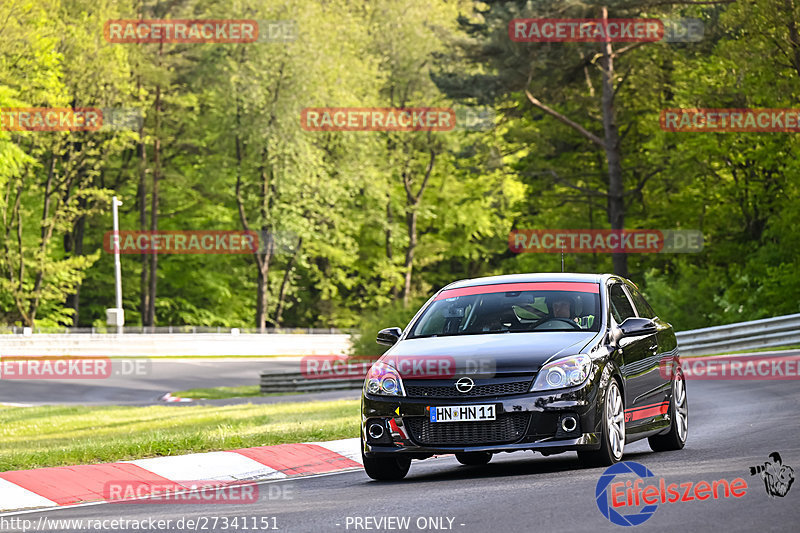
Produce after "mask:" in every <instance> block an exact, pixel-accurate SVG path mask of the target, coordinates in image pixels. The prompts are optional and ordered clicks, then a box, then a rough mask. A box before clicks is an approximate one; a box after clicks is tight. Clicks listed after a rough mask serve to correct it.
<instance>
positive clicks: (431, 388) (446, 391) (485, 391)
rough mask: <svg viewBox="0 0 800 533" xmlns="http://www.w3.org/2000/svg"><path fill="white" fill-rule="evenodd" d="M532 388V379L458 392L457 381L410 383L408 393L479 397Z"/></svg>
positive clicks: (518, 392) (412, 394) (517, 392)
mask: <svg viewBox="0 0 800 533" xmlns="http://www.w3.org/2000/svg"><path fill="white" fill-rule="evenodd" d="M530 388H531V380H529V379H528V380H525V381H507V382H504V383H488V384H485V385H478V384H476V385H475V387H473V389H472V390H471V391H469V392H466V393H464V392H458V391H457V390H456V386H455V381H453V382H451V383H440V384H432V383H431V384H427V383H426V384H424V385H423V384H419V385H416V384H408V385H406V394H407V395H408V397H409V398H479V397H482V396H506V395H509V394H524V393H526V392H528V391H529V390H530Z"/></svg>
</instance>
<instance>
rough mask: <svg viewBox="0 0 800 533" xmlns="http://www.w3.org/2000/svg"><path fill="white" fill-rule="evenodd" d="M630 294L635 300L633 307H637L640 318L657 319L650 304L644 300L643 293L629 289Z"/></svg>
mask: <svg viewBox="0 0 800 533" xmlns="http://www.w3.org/2000/svg"><path fill="white" fill-rule="evenodd" d="M628 292H630V293H631V298H633V305H635V306H636V310H637V311H638V312H639V316H641V317H644V318H655V316H656V313H655V312H654V311H653V308H652V307H650V304H648V303H647V300H645V299H644V296H642V293H640V292H639V291H637V290H636V289H634V288H633V287H628Z"/></svg>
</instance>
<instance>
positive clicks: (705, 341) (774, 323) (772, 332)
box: [261, 313, 800, 393]
mask: <svg viewBox="0 0 800 533" xmlns="http://www.w3.org/2000/svg"><path fill="white" fill-rule="evenodd" d="M676 337H677V338H678V347H679V349H680V352H681V354H682V355H704V354H712V353H724V352H732V351H739V350H755V349H759V348H770V347H777V346H787V345H791V344H800V313H797V314H794V315H785V316H779V317H774V318H765V319H762V320H752V321H749V322H738V323H736V324H727V325H725V326H714V327H710V328H700V329H692V330H688V331H679V332H678V333H676ZM363 383H364V377H363V376H362V377H358V378H353V377H343V378H330V379H309V378H307V377H305V376H304V375H303V374H302V373H301V372H280V373H269V372H262V373H261V392H262V393H270V392H318V391H325V390H337V389H359V388H361V386H362V385H363Z"/></svg>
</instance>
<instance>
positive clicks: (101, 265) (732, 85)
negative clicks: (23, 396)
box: [0, 0, 800, 355]
mask: <svg viewBox="0 0 800 533" xmlns="http://www.w3.org/2000/svg"><path fill="white" fill-rule="evenodd" d="M602 5H608V6H609V10H610V16H612V17H615V16H616V17H645V16H646V17H651V16H652V17H671V18H680V17H697V18H700V19H702V20H703V21H704V23H705V27H706V32H705V35H704V39H703V40H702V41H700V42H698V43H673V44H667V43H653V44H646V45H642V46H633V47H630V49H625V50H624V52H623V51H622V49H623V47H624V45H615V46H616V48H615V49H616V50H619V51H620V55H619V56H618V57H617V59H616V62H615V68H616V72H617V78H616V79H615V80H614V83H615V84H616V87H617V89H618V90H617V92H616V94H615V109H616V113H617V119H618V123H619V124H620V127H621V129H622V131H623V135H622V141H621V145H620V152H621V156H622V168H623V182H624V186H625V190H626V193H625V197H624V203H625V214H626V219H625V225H626V227H629V228H654V229H699V230H701V231H702V232H703V233H704V235H705V249H704V251H703V252H702V253H698V254H692V255H681V254H673V255H668V254H641V255H635V254H631V256H630V257H628V262H629V270H630V276H631V278H632V279H633V280H634V281H635V282H636V283H638V284H639V285H640V286H641V287H642V288H643V290H644V291H645V293H646V294H647V295H648V297H649V298H650V299H651V300H652V301H653V305H654V306H655V307H656V309H657V310H658V311H659V313H660V314H662V315H664V316H665V317H667V319H668V320H670V321H672V322H673V323H674V324H675V326H676V327H677V328H678V329H686V328H692V327H701V326H708V325H713V324H718V323H726V322H733V321H737V320H747V319H752V318H761V317H766V316H774V315H778V314H784V313H792V312H798V311H800V281H798V277H797V276H796V274H795V273H796V272H797V270H798V267H800V264H798V263H800V259H798V258H799V257H800V232H798V231H797V225H798V223H799V221H800V203H799V202H798V198H800V187H798V185H800V157H798V155H800V145H799V143H800V138H798V136H797V135H796V134H787V133H674V132H665V131H663V130H662V129H661V128H660V126H659V121H658V119H659V114H660V111H661V110H662V109H663V108H666V107H754V108H757V107H772V108H776V107H790V108H791V107H797V106H796V102H797V101H798V99H799V98H800V52H798V49H800V43H795V42H793V41H792V39H793V37H792V35H794V31H795V29H796V28H794V26H793V25H796V21H797V20H798V19H800V11H798V10H800V4H797V3H796V2H795V3H792V2H774V1H771V0H754V1H752V2H734V3H730V4H727V3H724V4H708V5H705V4H704V5H674V6H673V5H666V4H653V3H652V2H647V1H644V0H642V1H641V2H636V1H633V2H625V3H624V4H619V5H616V4H615V3H613V2H612V3H608V2H599V1H594V0H592V1H584V2H565V3H553V2H549V1H545V0H530V1H526V2H519V1H516V0H513V1H511V0H509V1H502V0H498V1H492V2H487V3H479V2H471V1H468V0H461V1H455V2H449V1H448V2H441V1H435V2H430V1H425V0H404V1H402V2H397V1H396V0H377V1H366V0H358V1H355V2H349V1H345V0H333V1H330V0H325V1H323V0H309V1H304V2H284V1H277V0H267V1H263V0H243V1H238V2H235V3H230V2H224V1H222V0H188V1H185V2H178V3H175V2H172V3H164V2H156V1H151V0H146V1H143V2H142V1H138V0H137V1H134V0H99V1H98V0H92V1H89V0H42V1H35V2H34V1H32V0H27V1H25V0H23V1H21V2H19V1H18V2H5V3H0V21H3V24H2V26H0V107H2V108H7V107H26V106H52V107H57V106H96V107H118V108H134V109H138V110H139V111H140V112H141V113H142V116H143V120H144V122H143V130H142V135H141V137H140V132H139V130H138V129H135V128H134V129H129V130H127V131H126V130H116V131H102V132H72V133H68V132H12V131H4V130H2V129H0V249H1V251H0V323H5V324H12V323H15V324H34V323H35V324H39V325H45V326H55V325H59V324H61V325H73V321H76V322H77V325H81V326H90V325H95V326H99V325H102V324H103V323H104V321H105V309H106V308H107V307H111V306H113V302H114V299H113V298H114V281H113V271H114V267H113V259H114V258H113V256H112V255H111V254H109V253H107V252H105V251H103V247H102V243H103V238H104V234H105V232H106V231H108V230H110V229H111V221H110V212H109V205H110V197H111V196H112V195H116V196H118V197H119V198H120V199H121V200H122V201H123V202H124V205H123V206H122V208H121V210H120V227H121V229H123V230H131V229H149V224H150V216H151V214H152V213H151V210H152V204H151V202H152V200H153V183H152V176H153V173H154V172H155V171H156V170H158V171H159V172H160V180H159V182H158V185H159V195H158V207H157V210H156V211H157V212H156V214H157V217H156V218H157V221H158V227H159V229H162V230H198V229H207V230H220V229H227V230H234V229H242V228H243V227H244V226H245V222H246V224H247V226H248V227H249V228H250V229H252V230H255V231H262V230H263V231H266V232H270V233H271V234H273V235H275V236H277V238H278V239H279V240H280V245H279V246H278V250H277V252H276V253H275V254H274V255H272V256H271V257H270V258H269V260H268V261H265V259H264V257H254V256H252V255H248V254H240V255H235V254H232V255H161V256H159V257H158V267H157V272H156V276H157V280H158V288H157V298H156V301H155V308H156V323H157V325H176V326H178V325H184V324H191V325H206V326H221V327H242V326H244V327H250V326H252V325H253V324H254V322H255V321H256V309H257V305H256V293H257V287H258V286H259V283H260V282H262V281H263V286H264V287H265V288H266V292H267V297H266V298H265V300H266V308H265V310H264V315H265V322H266V324H267V325H273V324H275V323H278V322H280V323H281V324H283V325H287V326H300V327H342V328H357V329H358V330H359V331H360V332H361V335H359V336H357V337H356V338H355V352H354V353H357V354H359V355H360V354H364V355H370V354H373V355H374V354H377V353H380V351H381V347H380V346H378V345H377V344H375V342H374V337H375V334H376V333H377V331H378V330H379V329H381V328H383V327H388V326H393V325H398V326H403V325H405V324H406V323H407V321H408V319H409V318H410V317H411V315H412V314H413V312H414V311H415V310H416V308H417V306H418V305H420V304H421V303H422V302H424V301H425V299H426V298H427V297H429V296H430V294H432V292H433V291H435V290H437V289H438V288H440V287H442V286H443V285H445V284H447V283H449V282H451V281H453V280H455V279H460V278H471V277H478V276H484V275H493V274H503V273H513V272H533V271H545V272H546V271H560V270H561V257H560V256H559V255H555V254H521V255H514V254H512V253H511V252H510V251H509V250H508V247H507V235H508V232H509V231H510V230H511V229H522V228H576V229H577V228H607V227H608V220H607V216H606V215H607V213H606V209H607V198H606V196H605V194H606V192H607V190H608V172H607V168H606V160H605V157H604V154H602V151H601V150H598V149H597V147H596V146H594V145H593V143H592V142H590V141H588V140H587V139H586V138H585V137H584V136H581V135H579V134H577V133H576V132H575V130H574V129H573V128H571V127H569V126H567V125H565V124H564V123H563V122H561V121H558V120H556V119H554V118H553V117H552V116H550V115H548V114H546V113H544V112H542V111H540V110H539V109H538V108H536V107H535V106H533V105H531V102H530V100H529V99H528V97H527V96H526V95H525V92H524V90H525V89H527V90H529V91H531V93H532V94H534V95H535V96H536V97H537V98H539V99H540V100H542V101H543V102H544V103H546V104H548V105H549V106H551V107H552V108H553V109H555V110H557V111H558V112H559V113H562V114H563V115H565V116H567V117H569V118H571V119H573V120H574V121H576V122H577V123H579V124H581V125H582V126H583V127H585V128H586V129H587V130H589V131H591V132H593V133H595V134H597V135H602V122H601V120H600V116H601V110H602V108H601V105H600V104H601V102H600V99H599V95H600V94H601V82H602V73H601V71H600V70H599V69H598V68H597V67H598V65H599V63H598V57H599V56H598V55H597V54H598V53H599V52H600V49H599V46H598V45H597V44H596V43H517V42H513V41H511V40H510V39H509V38H508V33H507V31H508V21H509V20H510V19H512V18H515V17H533V16H536V17H545V16H555V17H559V18H564V17H576V18H579V17H597V16H599V14H600V8H601V6H602ZM140 13H144V14H146V15H147V17H145V18H174V19H181V18H183V19H189V18H212V19H214V18H216V19H218V18H225V17H228V18H242V19H259V20H292V21H294V22H295V23H296V25H297V28H298V30H299V33H298V38H297V39H296V40H294V41H290V42H285V43H277V42H276V43H247V44H245V43H242V44H224V45H222V44H212V43H207V44H186V43H184V44H169V43H167V44H163V45H159V44H152V43H150V44H132V43H131V44H111V43H108V42H106V41H105V39H103V37H102V35H103V34H102V32H103V25H104V23H105V21H107V20H109V19H120V18H135V17H137V16H139V14H140ZM156 94H160V107H159V108H158V109H156V105H155V101H156ZM471 105H490V106H492V107H493V108H494V109H495V110H496V111H497V118H496V120H495V127H494V128H493V129H491V130H489V131H477V132H475V131H452V132H435V133H427V132H309V131H305V130H303V129H302V128H301V125H300V112H301V111H302V109H303V108H305V107H324V106H332V107H345V106H353V107H373V106H374V107H377V106H385V107H390V106H394V107H399V106H409V107H410V106H417V107H450V106H471ZM156 146H158V147H159V156H160V160H159V166H158V168H156V165H155V161H154V154H155V147H156ZM140 147H141V148H143V149H144V152H145V156H146V157H145V162H144V163H140V155H139V152H138V150H139V148H140ZM432 152H433V153H434V154H435V157H434V163H433V165H432V167H431V173H430V177H429V179H428V180H427V181H425V179H424V176H425V172H426V168H427V165H428V164H429V162H430V160H431V153H432ZM141 176H144V178H145V179H144V180H143V182H144V187H143V188H140V185H141V184H140V178H141ZM237 183H238V185H239V187H238V191H239V193H238V198H237ZM418 192H419V196H418V197H417V196H416V195H417V193H418ZM140 201H142V202H143V203H144V210H143V211H140V205H139V202H140ZM240 207H241V211H240ZM142 213H144V215H145V220H144V222H142V220H141V216H142ZM242 215H243V216H242ZM412 220H413V222H414V224H415V226H413V225H412V223H411V222H412ZM414 239H416V242H415V241H414ZM412 252H413V253H412ZM411 255H413V258H409V257H410V256H411ZM121 262H122V274H123V304H124V307H125V309H126V318H127V322H128V324H130V325H134V324H140V323H141V322H142V317H141V312H140V311H141V309H140V303H141V300H142V285H141V284H140V280H141V274H142V271H143V262H142V258H141V257H140V256H137V255H124V256H123V257H122V258H121ZM565 269H566V270H568V271H577V272H606V271H610V270H611V269H612V263H611V258H610V257H608V256H604V255H601V254H572V255H567V256H566V257H565ZM409 270H410V271H411V276H410V279H409V283H408V287H406V273H407V272H408V271H409ZM406 289H408V291H407V292H408V294H405V293H406ZM145 292H146V291H145ZM404 298H407V299H408V304H407V305H406V306H404V305H403V303H402V301H403V299H404ZM75 309H77V315H76V314H75V311H74V310H75ZM279 310H280V316H278V315H279Z"/></svg>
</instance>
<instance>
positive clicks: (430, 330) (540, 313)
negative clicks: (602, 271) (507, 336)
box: [407, 283, 600, 339]
mask: <svg viewBox="0 0 800 533" xmlns="http://www.w3.org/2000/svg"><path fill="white" fill-rule="evenodd" d="M517 285H531V286H536V285H547V284H517ZM551 285H552V284H551ZM559 285H561V287H559V289H562V290H553V289H549V288H543V289H539V288H533V287H532V288H531V289H529V290H524V289H523V290H498V289H495V288H493V287H492V286H491V285H489V286H486V285H484V286H479V287H467V288H463V289H450V290H446V291H442V293H441V294H439V296H437V298H436V300H435V301H434V302H433V303H432V304H431V305H430V306H428V308H427V309H426V310H425V312H424V313H423V314H422V316H420V318H419V319H418V320H417V321H416V322H415V323H414V325H413V327H412V329H411V332H410V333H409V335H408V337H407V338H410V339H413V338H421V337H438V336H452V335H477V334H481V333H522V332H546V331H595V332H596V331H600V319H599V317H600V298H599V286H598V285H596V284H588V283H585V284H574V285H580V286H581V288H580V290H575V289H569V290H563V286H569V284H564V283H562V284H559ZM587 286H588V287H589V289H585V288H584V287H587ZM592 287H594V288H592ZM500 288H502V289H504V288H511V289H516V288H519V287H517V286H514V287H500ZM525 288H527V287H525ZM451 295H452V296H451Z"/></svg>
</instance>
